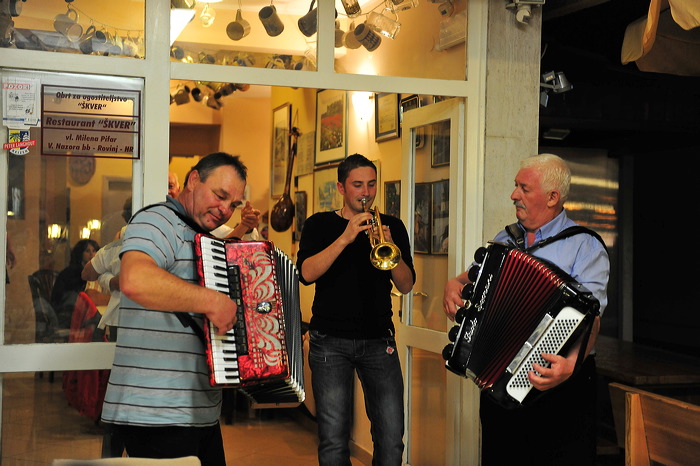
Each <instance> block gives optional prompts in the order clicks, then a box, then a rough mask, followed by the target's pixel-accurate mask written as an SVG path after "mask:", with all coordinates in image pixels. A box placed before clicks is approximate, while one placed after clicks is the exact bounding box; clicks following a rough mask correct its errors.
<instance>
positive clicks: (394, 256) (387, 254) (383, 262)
mask: <svg viewBox="0 0 700 466" xmlns="http://www.w3.org/2000/svg"><path fill="white" fill-rule="evenodd" d="M361 202H362V210H364V211H365V212H369V213H371V214H372V220H370V224H371V225H372V228H370V229H369V230H367V231H365V233H367V236H368V237H369V244H370V245H371V246H372V250H371V251H370V253H369V260H370V262H371V263H372V265H373V266H374V267H375V268H377V269H379V270H391V269H393V268H394V267H396V266H397V265H399V262H400V261H401V250H400V249H399V247H398V246H396V245H395V244H394V243H390V242H388V241H386V240H385V239H384V229H383V228H382V220H381V219H380V218H379V208H377V207H375V208H374V210H371V209H369V208H368V206H367V199H366V198H364V197H363V198H362V199H361ZM375 228H376V229H377V231H378V234H379V238H377V237H375V236H374V234H373V233H372V231H373V230H374V229H375Z"/></svg>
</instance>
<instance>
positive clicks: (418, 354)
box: [397, 98, 478, 464]
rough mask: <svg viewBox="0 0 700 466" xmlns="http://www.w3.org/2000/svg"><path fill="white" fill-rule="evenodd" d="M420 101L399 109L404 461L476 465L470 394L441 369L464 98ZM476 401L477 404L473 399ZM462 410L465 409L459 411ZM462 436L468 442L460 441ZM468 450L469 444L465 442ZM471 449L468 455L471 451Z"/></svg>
mask: <svg viewBox="0 0 700 466" xmlns="http://www.w3.org/2000/svg"><path fill="white" fill-rule="evenodd" d="M439 100H440V98H434V99H433V101H432V102H428V103H427V105H426V103H422V104H423V105H424V106H423V107H419V108H414V109H411V110H409V111H405V112H404V113H403V122H402V133H403V134H402V138H403V139H402V153H403V154H402V155H403V166H402V177H401V183H402V184H403V185H404V186H406V187H407V189H405V190H403V191H404V193H405V196H402V197H403V199H402V200H401V218H402V220H403V221H404V222H405V224H406V226H407V229H408V233H409V237H411V238H412V241H413V243H412V247H413V251H414V263H415V267H416V275H417V278H416V284H415V286H414V287H413V291H412V293H411V294H409V295H407V296H405V297H404V298H403V303H402V305H403V309H402V311H403V312H402V318H401V324H400V326H399V330H398V332H397V335H398V336H399V345H400V348H401V354H402V357H403V358H404V359H403V364H404V370H405V380H406V394H405V399H406V413H407V420H406V423H407V425H406V436H405V440H406V453H405V456H406V458H405V462H406V463H407V464H472V463H474V464H475V458H476V457H477V456H478V455H475V454H474V451H471V452H466V453H465V452H463V451H462V450H463V446H462V444H463V443H466V444H470V445H472V446H473V445H477V443H476V442H475V441H469V436H470V435H471V436H472V439H478V437H474V436H476V435H478V415H472V413H478V410H473V409H471V407H472V405H471V404H470V402H471V401H473V400H475V398H473V396H474V394H473V393H471V391H470V387H469V386H468V384H465V383H464V382H463V380H462V379H460V378H459V377H456V376H454V375H453V374H451V373H448V372H447V371H446V370H445V361H444V359H443V357H442V350H443V348H444V347H445V345H446V344H447V343H448V338H447V331H448V330H449V327H451V323H450V322H449V321H448V319H447V318H446V316H445V314H444V312H443V310H442V292H443V288H444V286H445V283H446V281H447V280H448V278H450V277H451V276H453V275H454V273H453V272H452V271H453V270H455V263H456V259H455V258H456V257H457V253H460V252H461V251H462V250H463V249H464V248H463V245H462V243H463V241H458V240H456V238H463V234H462V230H463V228H464V227H463V225H464V212H463V210H464V207H463V206H464V202H457V201H458V200H459V199H463V198H464V193H465V192H466V188H465V182H464V180H465V177H464V172H465V167H466V155H465V153H464V139H465V138H464V131H463V128H464V120H463V115H464V101H463V100H462V99H458V98H451V99H448V100H445V101H439ZM477 406H478V405H477ZM465 408H466V409H465ZM465 440H467V441H466V442H465ZM471 450H474V448H472V449H471ZM470 455H471V456H470Z"/></svg>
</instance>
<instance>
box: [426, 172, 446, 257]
mask: <svg viewBox="0 0 700 466" xmlns="http://www.w3.org/2000/svg"><path fill="white" fill-rule="evenodd" d="M432 191H433V192H432V220H431V225H430V232H431V236H430V239H431V240H430V252H431V253H432V254H447V244H448V233H449V226H450V180H442V181H435V182H434V183H432Z"/></svg>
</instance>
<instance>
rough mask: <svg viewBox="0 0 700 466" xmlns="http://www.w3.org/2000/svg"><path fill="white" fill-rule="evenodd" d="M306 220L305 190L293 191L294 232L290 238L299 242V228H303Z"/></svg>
mask: <svg viewBox="0 0 700 466" xmlns="http://www.w3.org/2000/svg"><path fill="white" fill-rule="evenodd" d="M305 221H306V191H297V192H295V193H294V223H295V228H294V234H293V235H292V240H293V241H295V242H299V239H300V238H301V230H302V229H303V228H304V222H305Z"/></svg>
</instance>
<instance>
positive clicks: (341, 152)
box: [315, 89, 348, 165]
mask: <svg viewBox="0 0 700 466" xmlns="http://www.w3.org/2000/svg"><path fill="white" fill-rule="evenodd" d="M347 101H348V97H347V92H346V91H338V90H335V89H322V90H320V91H318V92H317V93H316V159H315V164H316V165H322V164H324V163H328V162H335V161H338V160H342V159H344V158H345V156H346V155H347Z"/></svg>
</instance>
